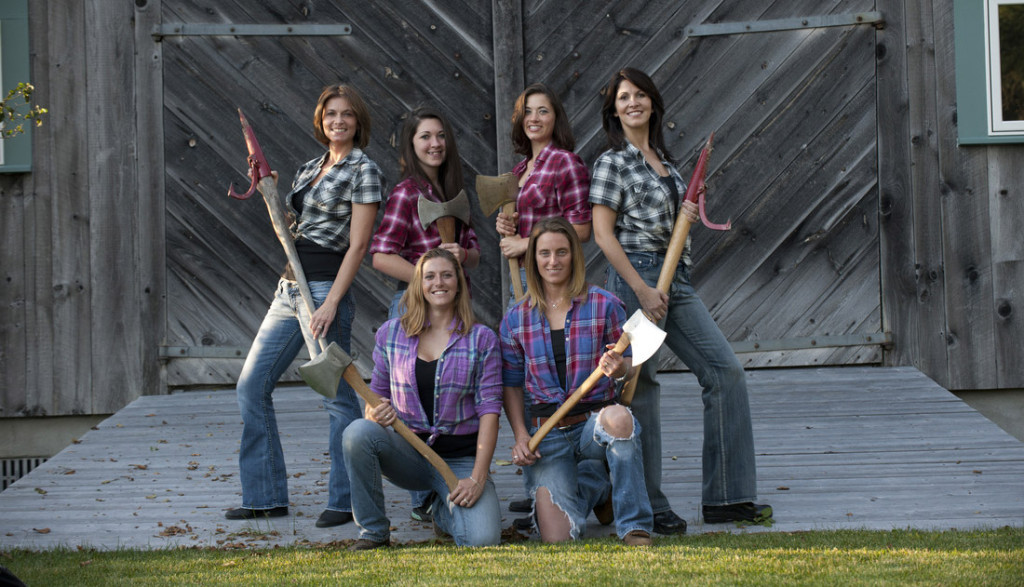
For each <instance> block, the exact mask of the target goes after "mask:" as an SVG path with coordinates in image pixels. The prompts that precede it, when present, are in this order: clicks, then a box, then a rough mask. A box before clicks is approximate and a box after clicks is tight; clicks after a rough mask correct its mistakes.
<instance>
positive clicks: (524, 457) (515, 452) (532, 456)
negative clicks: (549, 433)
mask: <svg viewBox="0 0 1024 587" xmlns="http://www.w3.org/2000/svg"><path fill="white" fill-rule="evenodd" d="M529 445H530V437H529V436H526V435H524V436H523V437H522V438H517V439H516V444H515V446H513V447H512V464H513V465H519V466H520V467H527V466H529V465H532V464H534V463H536V462H537V459H539V458H540V453H539V452H530V446H529Z"/></svg>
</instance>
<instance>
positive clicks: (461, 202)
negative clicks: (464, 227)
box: [416, 190, 472, 230]
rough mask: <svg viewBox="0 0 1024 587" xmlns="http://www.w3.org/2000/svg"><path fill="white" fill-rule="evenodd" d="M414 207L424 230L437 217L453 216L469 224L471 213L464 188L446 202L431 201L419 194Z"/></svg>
mask: <svg viewBox="0 0 1024 587" xmlns="http://www.w3.org/2000/svg"><path fill="white" fill-rule="evenodd" d="M416 207H417V212H418V213H419V217H420V225H422V226H423V229H424V230H426V228H427V227H428V226H430V225H431V224H433V223H434V222H435V221H437V219H438V218H444V217H446V216H453V217H455V218H458V219H459V220H461V221H462V223H463V224H469V218H470V216H471V215H472V209H471V208H470V207H469V196H467V195H466V191H465V190H461V191H459V195H457V196H455V197H454V198H452V199H450V200H448V201H447V202H433V201H431V200H428V199H426V198H424V197H423V196H420V199H419V201H418V202H417V203H416Z"/></svg>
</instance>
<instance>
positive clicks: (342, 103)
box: [323, 96, 359, 146]
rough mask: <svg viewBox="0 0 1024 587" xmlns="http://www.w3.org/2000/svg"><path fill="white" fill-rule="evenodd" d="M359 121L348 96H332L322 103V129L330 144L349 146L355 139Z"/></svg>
mask: <svg viewBox="0 0 1024 587" xmlns="http://www.w3.org/2000/svg"><path fill="white" fill-rule="evenodd" d="M358 130H359V123H358V122H357V121H356V114H355V111H354V110H352V105H351V104H350V103H349V101H348V98H346V97H344V96H334V97H333V98H331V99H330V100H328V101H327V103H326V104H325V105H324V112H323V131H324V136H325V137H327V141H328V142H329V143H330V144H331V145H335V146H351V145H352V144H353V141H354V140H355V136H356V131H358Z"/></svg>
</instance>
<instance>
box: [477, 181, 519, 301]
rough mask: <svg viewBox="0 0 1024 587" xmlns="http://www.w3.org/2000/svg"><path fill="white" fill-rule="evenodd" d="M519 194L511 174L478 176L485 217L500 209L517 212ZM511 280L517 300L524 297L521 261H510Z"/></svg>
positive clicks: (508, 213) (478, 188) (479, 198)
mask: <svg viewBox="0 0 1024 587" xmlns="http://www.w3.org/2000/svg"><path fill="white" fill-rule="evenodd" d="M518 194H519V179H518V178H517V177H516V176H515V175H513V174H511V173H502V174H501V175H499V176H497V177H495V176H491V175H478V176H476V197H477V199H478V200H480V208H481V209H482V210H483V211H484V216H490V215H491V214H494V213H495V212H496V211H497V210H498V208H502V210H501V211H502V212H504V213H505V214H507V215H509V216H511V215H512V214H514V213H515V211H516V196H517V195H518ZM508 273H509V278H510V279H511V280H512V292H513V293H514V294H515V296H516V299H517V300H519V299H522V297H523V282H522V279H521V278H520V277H519V259H511V258H510V259H509V260H508Z"/></svg>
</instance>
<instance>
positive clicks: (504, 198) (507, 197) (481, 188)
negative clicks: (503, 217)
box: [476, 173, 519, 216]
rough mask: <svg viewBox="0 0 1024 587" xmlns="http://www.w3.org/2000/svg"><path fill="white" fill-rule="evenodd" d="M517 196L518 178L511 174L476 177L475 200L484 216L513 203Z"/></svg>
mask: <svg viewBox="0 0 1024 587" xmlns="http://www.w3.org/2000/svg"><path fill="white" fill-rule="evenodd" d="M518 195H519V178H517V177H516V176H515V175H513V174H511V173H502V174H501V175H498V176H493V175H478V176H476V198H477V200H479V201H480V209H481V210H483V212H484V216H490V215H491V214H494V213H495V212H497V211H498V208H500V207H501V206H502V205H503V204H508V203H509V202H515V201H516V196H518Z"/></svg>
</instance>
